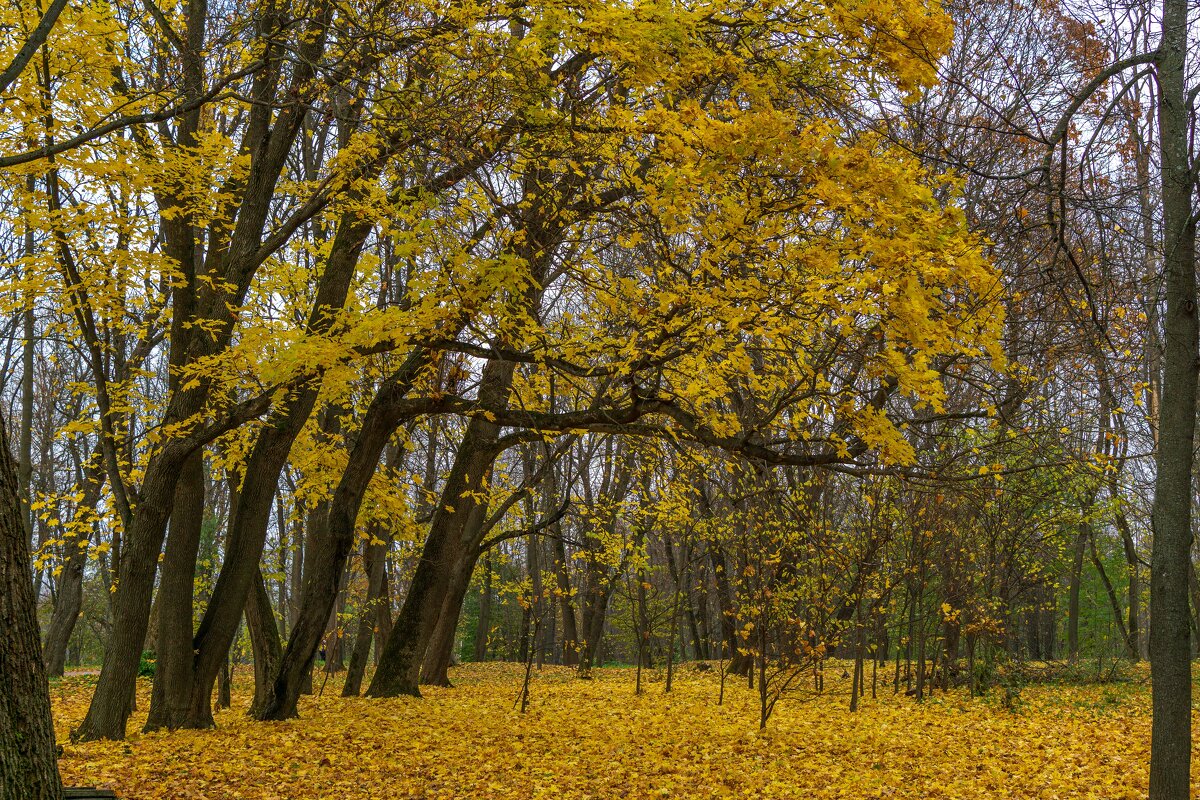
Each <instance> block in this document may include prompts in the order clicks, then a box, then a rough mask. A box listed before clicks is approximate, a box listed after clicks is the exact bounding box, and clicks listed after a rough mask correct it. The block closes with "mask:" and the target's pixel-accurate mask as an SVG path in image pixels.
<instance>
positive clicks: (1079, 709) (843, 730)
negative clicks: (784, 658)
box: [51, 664, 1150, 800]
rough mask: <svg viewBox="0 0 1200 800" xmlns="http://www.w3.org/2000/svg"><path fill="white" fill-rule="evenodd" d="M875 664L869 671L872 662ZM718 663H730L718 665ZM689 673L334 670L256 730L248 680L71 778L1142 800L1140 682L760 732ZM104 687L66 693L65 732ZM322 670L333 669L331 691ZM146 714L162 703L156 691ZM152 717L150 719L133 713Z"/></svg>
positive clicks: (835, 697)
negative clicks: (668, 683) (345, 693)
mask: <svg viewBox="0 0 1200 800" xmlns="http://www.w3.org/2000/svg"><path fill="white" fill-rule="evenodd" d="M868 671H869V668H868ZM713 672H715V670H713ZM713 672H709V673H701V672H697V671H696V670H695V669H694V667H693V666H691V665H684V666H682V667H681V668H680V669H679V670H678V673H677V677H676V680H675V688H674V690H673V691H672V692H671V693H670V694H664V693H662V691H661V690H662V687H663V683H662V678H663V676H662V674H661V673H651V681H652V682H651V683H650V684H649V690H648V691H647V692H646V693H645V694H643V695H642V696H640V697H637V696H634V694H633V675H632V672H631V671H629V670H618V669H596V670H594V671H593V675H594V677H595V679H594V680H591V681H583V680H579V679H578V678H576V677H575V673H574V672H572V671H569V670H566V669H563V668H558V667H547V668H545V669H544V670H543V671H542V672H540V673H535V677H534V683H533V688H532V693H531V704H530V708H529V712H528V713H527V714H525V715H521V714H520V713H518V712H517V710H516V709H515V708H514V700H516V698H517V696H518V693H519V691H520V679H521V668H520V666H519V665H516V664H487V665H469V666H466V667H462V668H460V669H458V670H456V671H455V672H454V674H453V676H452V677H453V679H454V680H455V681H456V683H457V685H458V686H457V688H455V689H428V690H426V697H425V699H422V700H417V699H411V698H403V699H395V700H367V699H349V700H348V699H342V698H341V697H339V696H338V692H337V691H336V689H337V688H340V687H336V686H335V685H334V684H335V682H337V681H336V679H334V680H331V681H330V683H329V685H328V686H326V687H325V692H324V695H323V696H321V697H311V698H304V699H303V700H302V702H301V705H300V713H301V714H302V718H301V719H298V720H292V721H290V722H284V723H256V722H253V721H251V720H250V719H248V718H247V717H246V716H245V714H244V709H245V707H246V705H247V703H248V700H249V697H248V691H249V687H248V686H247V685H246V682H247V681H248V679H249V675H248V674H247V672H246V671H240V674H239V675H238V676H237V677H238V678H240V679H241V681H240V683H241V685H239V686H238V687H237V691H235V694H234V709H233V710H228V711H223V712H219V713H218V714H217V725H218V728H217V730H214V731H200V732H197V731H181V732H174V733H154V734H145V735H141V734H136V733H135V734H133V735H132V736H131V737H130V739H129V741H128V742H92V743H89V744H83V745H76V744H67V745H65V753H64V755H63V758H62V760H61V767H62V772H63V777H64V779H65V781H66V783H67V785H97V786H107V787H111V788H113V789H115V790H116V792H117V794H118V795H119V796H120V797H122V798H130V800H137V799H138V798H160V797H161V798H207V799H210V800H222V799H224V798H272V799H274V798H335V797H336V798H446V799H447V800H449V798H498V799H499V798H581V799H582V798H616V797H629V798H654V797H689V798H690V797H758V798H791V797H796V798H868V797H892V798H930V797H941V798H1002V797H1003V798H1066V797H1071V798H1124V797H1144V796H1145V793H1146V767H1145V765H1146V764H1147V763H1148V745H1149V726H1150V715H1149V692H1148V690H1147V689H1146V688H1145V686H1144V685H1142V684H1140V683H1131V684H1114V685H1107V686H1103V685H1101V686H1087V687H1061V686H1056V687H1036V688H1027V689H1025V690H1024V691H1023V692H1022V693H1021V696H1020V701H1019V703H1018V705H1017V707H1016V709H1015V710H1008V709H1005V708H1003V707H1001V704H1000V703H999V702H998V701H997V700H994V699H992V700H988V699H985V700H979V699H972V698H969V697H968V696H966V695H965V694H961V693H957V692H951V693H949V694H946V695H935V696H934V697H933V698H932V699H931V700H928V701H927V702H925V703H924V704H922V705H918V704H916V703H914V702H913V700H912V699H911V698H905V697H903V695H901V696H898V697H896V696H893V695H892V692H891V687H890V685H886V684H884V683H883V682H881V685H880V699H879V700H878V701H871V700H870V699H869V694H870V693H869V692H868V698H867V699H866V700H865V702H864V705H863V709H862V710H861V711H859V712H858V713H856V714H851V713H850V712H849V711H848V710H847V709H846V705H847V694H848V692H849V680H848V679H847V680H841V679H839V678H838V676H839V675H841V674H842V670H841V669H840V666H833V665H831V666H829V667H828V668H827V670H826V684H825V685H826V691H825V693H824V694H823V695H820V696H816V695H812V696H810V697H809V698H808V699H803V698H798V699H788V700H787V701H785V703H782V704H781V705H780V707H779V709H778V710H777V711H776V713H775V716H774V717H772V721H771V725H770V727H769V728H767V730H765V731H763V732H759V731H757V730H756V720H757V717H756V713H757V712H756V705H755V704H756V702H757V697H756V695H755V694H753V693H752V692H750V691H749V690H747V689H746V688H745V686H744V683H743V682H742V681H740V680H738V681H730V683H729V684H728V685H727V686H726V694H725V703H724V705H721V706H718V705H717V702H716V701H717V692H718V684H717V678H716V676H715V675H714V674H713ZM88 681H89V679H79V678H68V679H66V680H65V681H63V682H61V683H58V684H56V685H55V686H53V687H52V689H51V693H52V695H53V698H54V703H55V711H56V715H57V719H56V723H57V727H58V731H59V735H60V738H61V739H62V740H65V736H64V734H65V732H66V730H67V728H68V727H70V726H71V725H74V724H75V723H76V722H77V721H78V720H79V718H80V717H81V716H82V715H83V713H84V711H85V708H86V703H87V698H88V695H89V694H90V692H89V686H88ZM319 685H320V681H319V678H318V686H319ZM140 688H141V690H142V695H141V696H140V697H139V700H138V703H139V708H140V709H141V710H142V711H143V712H144V710H145V709H146V707H147V704H148V688H149V687H148V684H146V683H144V682H143V684H142V685H141V687H140ZM134 721H135V722H140V720H138V719H137V715H135V720H134Z"/></svg>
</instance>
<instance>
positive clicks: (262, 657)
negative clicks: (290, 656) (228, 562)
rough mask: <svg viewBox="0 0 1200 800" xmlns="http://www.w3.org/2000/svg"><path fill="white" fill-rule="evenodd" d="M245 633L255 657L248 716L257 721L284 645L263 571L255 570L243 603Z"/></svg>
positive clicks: (267, 698) (267, 697)
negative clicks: (251, 699) (248, 594)
mask: <svg viewBox="0 0 1200 800" xmlns="http://www.w3.org/2000/svg"><path fill="white" fill-rule="evenodd" d="M246 629H247V630H248V631H249V632H250V648H251V650H252V651H253V653H254V701H253V703H251V705H250V715H251V716H255V717H256V716H258V713H259V712H260V711H261V710H262V708H263V707H264V706H265V705H266V703H267V702H268V701H269V699H270V697H271V686H272V683H273V682H274V680H275V674H276V672H277V671H278V668H279V661H280V659H282V658H283V642H282V641H281V640H280V638H279V627H278V626H277V625H276V624H275V612H274V611H272V610H271V595H270V594H269V593H268V592H267V581H266V579H265V578H264V577H263V574H262V569H255V570H254V579H253V581H252V582H251V585H250V597H248V598H247V599H246Z"/></svg>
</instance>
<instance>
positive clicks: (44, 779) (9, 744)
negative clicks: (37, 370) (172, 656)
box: [0, 416, 62, 800]
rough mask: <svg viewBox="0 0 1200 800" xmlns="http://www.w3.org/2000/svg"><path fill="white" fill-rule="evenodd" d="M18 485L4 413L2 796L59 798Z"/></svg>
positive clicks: (0, 468)
mask: <svg viewBox="0 0 1200 800" xmlns="http://www.w3.org/2000/svg"><path fill="white" fill-rule="evenodd" d="M17 485H18V484H17V476H16V469H15V465H14V464H13V461H12V456H11V455H10V453H9V450H8V437H7V435H6V433H5V430H4V420H3V417H2V416H0V620H2V621H3V624H0V675H3V676H4V678H3V680H0V798H2V800H59V798H61V797H62V782H61V780H60V778H59V775H58V755H57V752H56V750H57V746H56V745H55V743H54V726H53V724H52V722H51V719H50V692H49V691H48V689H47V686H46V673H45V670H44V669H43V666H42V652H41V644H40V642H39V641H38V622H37V599H36V598H35V597H34V595H33V583H32V581H31V580H30V575H31V566H30V559H29V537H28V531H27V530H26V528H25V523H24V521H23V520H22V505H21V499H20V495H19V494H18V489H17Z"/></svg>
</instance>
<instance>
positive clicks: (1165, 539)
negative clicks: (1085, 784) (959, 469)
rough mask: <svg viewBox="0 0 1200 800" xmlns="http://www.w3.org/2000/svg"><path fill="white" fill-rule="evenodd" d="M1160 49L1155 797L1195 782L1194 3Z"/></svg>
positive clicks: (1178, 796) (1179, 4)
mask: <svg viewBox="0 0 1200 800" xmlns="http://www.w3.org/2000/svg"><path fill="white" fill-rule="evenodd" d="M1161 29H1162V41H1161V43H1160V44H1159V49H1158V51H1157V53H1156V55H1155V64H1156V67H1157V73H1158V85H1159V88H1160V95H1159V105H1158V123H1159V131H1160V136H1161V142H1162V144H1161V159H1160V160H1161V169H1162V210H1163V287H1164V290H1165V294H1166V306H1167V310H1166V315H1165V317H1164V319H1163V331H1164V337H1163V386H1162V406H1161V416H1160V427H1159V446H1158V458H1157V461H1156V465H1157V474H1156V476H1155V481H1154V507H1153V512H1152V525H1153V530H1154V549H1153V552H1152V555H1151V569H1150V674H1151V680H1152V690H1151V697H1152V702H1151V705H1152V707H1153V723H1152V726H1151V743H1150V798H1151V800H1186V798H1187V797H1188V794H1189V786H1190V783H1191V776H1190V770H1191V752H1192V748H1191V741H1192V727H1191V718H1192V673H1191V661H1190V659H1191V651H1190V647H1189V637H1190V624H1189V619H1188V617H1189V614H1188V569H1189V567H1190V562H1189V558H1190V554H1191V544H1192V527H1191V511H1192V449H1193V447H1194V446H1195V429H1196V377H1197V368H1198V366H1200V364H1198V356H1200V353H1198V352H1197V351H1198V347H1197V338H1198V336H1197V317H1196V312H1197V309H1196V302H1197V297H1196V263H1195V259H1196V227H1195V219H1194V217H1193V209H1192V194H1193V192H1192V187H1193V175H1192V171H1191V165H1190V163H1189V160H1190V154H1189V136H1190V125H1189V114H1188V99H1187V90H1186V86H1185V81H1186V74H1187V64H1186V52H1187V44H1188V41H1187V37H1188V4H1187V2H1186V0H1163V16H1162V28H1161Z"/></svg>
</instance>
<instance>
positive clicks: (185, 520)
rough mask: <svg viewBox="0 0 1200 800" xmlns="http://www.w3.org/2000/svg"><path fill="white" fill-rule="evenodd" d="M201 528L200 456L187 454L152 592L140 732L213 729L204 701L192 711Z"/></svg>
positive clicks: (206, 699)
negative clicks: (148, 674) (146, 697)
mask: <svg viewBox="0 0 1200 800" xmlns="http://www.w3.org/2000/svg"><path fill="white" fill-rule="evenodd" d="M203 525H204V456H203V453H200V452H196V453H193V454H192V456H191V458H189V459H188V460H187V462H186V463H185V464H184V466H183V470H182V471H181V473H180V476H179V482H178V483H177V484H176V487H175V501H174V507H173V509H172V510H171V523H170V529H169V532H168V535H167V546H166V550H165V552H164V553H163V559H162V578H161V580H160V582H159V589H158V601H157V602H158V643H157V648H156V651H155V655H156V657H157V662H156V664H155V670H154V689H153V691H152V692H151V695H150V713H149V715H148V716H147V719H146V726H145V730H146V731H154V730H159V729H160V728H167V729H169V730H174V729H176V728H183V727H189V728H211V727H213V724H214V723H213V716H212V703H211V700H210V696H209V695H207V694H206V695H205V696H204V698H203V702H202V703H201V704H200V705H199V706H198V707H197V708H194V709H193V708H192V702H191V701H192V683H193V679H194V677H195V670H194V653H193V647H192V640H193V634H192V625H193V605H194V602H193V601H194V598H193V593H194V590H195V585H196V559H197V555H198V554H199V552H200V535H201V529H202V528H203Z"/></svg>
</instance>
